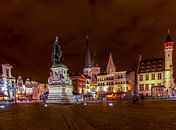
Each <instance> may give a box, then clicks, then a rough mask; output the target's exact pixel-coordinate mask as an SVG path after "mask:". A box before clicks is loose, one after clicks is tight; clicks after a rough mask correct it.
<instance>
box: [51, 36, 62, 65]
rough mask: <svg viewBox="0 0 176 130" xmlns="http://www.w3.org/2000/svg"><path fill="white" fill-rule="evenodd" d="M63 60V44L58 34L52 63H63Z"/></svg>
mask: <svg viewBox="0 0 176 130" xmlns="http://www.w3.org/2000/svg"><path fill="white" fill-rule="evenodd" d="M62 60H63V56H62V50H61V45H60V41H59V37H58V36H56V40H55V42H54V45H53V52H52V63H53V65H57V64H60V63H62Z"/></svg>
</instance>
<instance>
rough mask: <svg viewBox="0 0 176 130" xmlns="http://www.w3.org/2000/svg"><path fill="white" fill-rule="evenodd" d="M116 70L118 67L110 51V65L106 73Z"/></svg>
mask: <svg viewBox="0 0 176 130" xmlns="http://www.w3.org/2000/svg"><path fill="white" fill-rule="evenodd" d="M114 72H116V68H115V65H114V61H113V58H112V53H111V52H110V55H109V61H108V65H107V68H106V73H107V74H112V73H114Z"/></svg>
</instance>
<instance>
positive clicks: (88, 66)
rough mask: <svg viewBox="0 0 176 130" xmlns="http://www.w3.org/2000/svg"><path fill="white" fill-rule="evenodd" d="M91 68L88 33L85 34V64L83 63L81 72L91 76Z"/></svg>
mask: <svg viewBox="0 0 176 130" xmlns="http://www.w3.org/2000/svg"><path fill="white" fill-rule="evenodd" d="M91 68H92V62H91V56H90V50H89V42H88V35H87V36H86V60H85V65H84V69H83V74H84V75H86V76H89V77H91V75H92V74H91Z"/></svg>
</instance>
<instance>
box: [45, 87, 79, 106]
mask: <svg viewBox="0 0 176 130" xmlns="http://www.w3.org/2000/svg"><path fill="white" fill-rule="evenodd" d="M46 103H59V104H73V103H76V99H75V98H74V96H73V94H72V87H69V86H66V87H60V86H59V87H50V88H49V95H48V99H47V100H46Z"/></svg>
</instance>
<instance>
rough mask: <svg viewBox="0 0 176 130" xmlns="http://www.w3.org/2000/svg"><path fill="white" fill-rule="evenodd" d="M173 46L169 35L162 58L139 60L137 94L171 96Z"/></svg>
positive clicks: (172, 93) (172, 87) (172, 91)
mask: <svg viewBox="0 0 176 130" xmlns="http://www.w3.org/2000/svg"><path fill="white" fill-rule="evenodd" d="M173 45H174V42H173V41H172V40H171V37H170V34H169V33H168V36H167V38H166V41H165V42H164V51H165V57H164V58H154V59H148V60H141V61H140V65H139V72H138V77H137V79H138V93H139V94H142V95H144V96H173V95H174V86H175V84H174V78H173V71H174V70H173V57H172V56H173V54H172V52H173Z"/></svg>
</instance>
